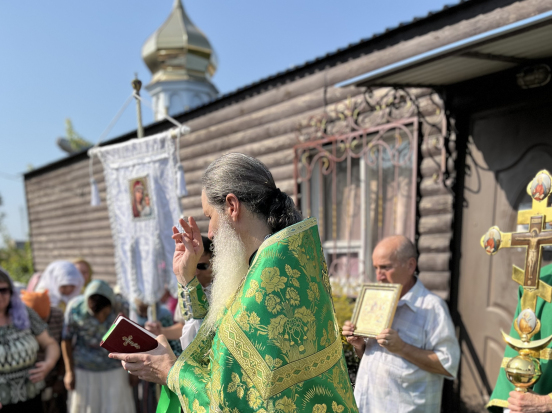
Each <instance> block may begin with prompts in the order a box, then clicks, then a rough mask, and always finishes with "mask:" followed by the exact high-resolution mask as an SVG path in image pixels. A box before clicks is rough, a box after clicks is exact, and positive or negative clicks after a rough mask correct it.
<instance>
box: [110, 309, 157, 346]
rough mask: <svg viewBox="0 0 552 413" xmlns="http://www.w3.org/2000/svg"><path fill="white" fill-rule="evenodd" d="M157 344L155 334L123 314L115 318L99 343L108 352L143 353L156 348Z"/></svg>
mask: <svg viewBox="0 0 552 413" xmlns="http://www.w3.org/2000/svg"><path fill="white" fill-rule="evenodd" d="M158 345H159V343H158V342H157V340H156V336H155V334H152V333H150V332H149V331H148V330H146V329H145V328H144V327H142V326H140V325H138V324H136V323H135V322H134V321H132V320H129V319H128V318H127V317H125V316H124V315H120V316H119V317H117V318H116V319H115V321H114V322H113V325H112V326H111V327H110V328H109V330H108V331H107V333H105V334H104V336H103V337H102V342H101V343H100V346H101V347H103V348H105V349H106V350H107V351H109V352H110V353H143V352H144V351H150V350H153V349H155V348H157V346H158Z"/></svg>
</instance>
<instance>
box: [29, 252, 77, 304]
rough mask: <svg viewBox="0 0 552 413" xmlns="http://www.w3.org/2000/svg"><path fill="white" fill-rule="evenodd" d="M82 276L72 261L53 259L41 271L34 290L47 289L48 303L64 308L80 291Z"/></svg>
mask: <svg viewBox="0 0 552 413" xmlns="http://www.w3.org/2000/svg"><path fill="white" fill-rule="evenodd" d="M83 285H84V277H83V276H82V274H81V273H80V271H79V270H78V269H77V267H75V265H74V264H73V263H70V262H69V261H54V262H52V263H51V264H50V265H48V267H46V270H44V272H43V273H42V275H41V277H40V281H39V282H38V285H37V286H36V289H35V291H45V290H48V295H49V296H50V304H51V305H52V306H53V307H59V308H61V309H62V310H65V307H66V306H67V303H68V302H69V301H70V300H71V299H73V298H75V297H76V296H77V295H79V294H80V293H81V289H82V286H83Z"/></svg>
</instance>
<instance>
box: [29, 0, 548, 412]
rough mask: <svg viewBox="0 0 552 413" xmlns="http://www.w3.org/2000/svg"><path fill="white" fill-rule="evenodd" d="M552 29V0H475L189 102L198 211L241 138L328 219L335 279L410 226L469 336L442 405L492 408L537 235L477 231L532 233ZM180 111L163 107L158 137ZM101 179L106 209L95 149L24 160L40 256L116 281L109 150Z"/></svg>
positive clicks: (425, 268) (184, 145)
mask: <svg viewBox="0 0 552 413" xmlns="http://www.w3.org/2000/svg"><path fill="white" fill-rule="evenodd" d="M551 39H552V0H519V1H515V0H469V1H466V0H464V1H461V2H459V3H458V4H456V5H454V6H450V7H446V8H444V9H443V10H442V11H440V12H437V13H434V14H430V15H428V16H427V17H425V18H423V19H417V20H415V21H412V22H410V23H407V24H401V25H400V26H398V27H396V28H393V29H389V30H387V31H386V32H385V33H382V34H378V35H374V36H373V37H371V38H369V39H366V40H362V41H360V42H359V43H356V44H353V45H351V46H349V47H347V48H345V49H341V50H338V51H336V52H334V53H331V54H328V55H326V56H325V57H323V58H319V59H316V60H314V61H311V62H307V63H305V64H304V65H302V66H300V67H296V68H293V69H290V70H287V71H285V72H282V73H277V74H275V75H274V76H271V77H269V78H266V79H263V80H261V81H258V82H256V83H253V84H251V85H249V86H246V87H244V88H241V89H239V90H237V91H235V92H233V93H230V94H227V95H224V96H222V97H219V98H217V99H215V100H212V101H210V102H209V103H206V104H203V105H202V106H199V107H196V108H194V109H191V110H187V111H184V112H182V113H180V114H178V116H175V117H176V118H177V119H178V121H180V122H182V123H184V124H186V125H188V126H189V127H190V128H191V130H192V132H191V133H190V134H188V135H186V136H183V137H182V138H181V142H180V148H181V159H182V164H183V166H184V169H185V171H186V179H187V184H188V190H189V195H188V196H186V197H184V198H182V200H181V202H182V209H183V213H184V214H185V215H192V216H194V217H197V219H198V221H199V224H200V226H201V229H202V231H204V230H206V228H207V222H206V220H205V218H204V217H203V213H202V210H201V201H200V193H201V185H200V178H201V175H202V173H203V170H204V169H205V167H206V166H207V165H209V163H210V162H211V161H212V160H214V159H216V158H217V157H219V156H220V155H222V154H224V153H227V152H243V153H246V154H249V155H252V156H255V157H257V158H259V159H260V160H261V161H263V162H264V163H265V164H266V165H268V166H269V168H270V169H271V171H272V173H273V175H274V178H275V179H276V182H277V184H278V186H279V187H280V188H281V189H282V190H283V191H285V192H287V193H288V194H293V195H294V196H295V199H296V202H297V203H298V205H299V206H300V207H301V209H302V212H303V213H304V214H305V215H314V216H317V217H318V218H319V222H320V227H321V235H322V239H323V242H324V247H325V250H326V254H327V257H328V263H329V265H330V268H331V270H332V274H333V276H335V277H336V279H341V280H346V281H345V282H344V283H350V284H351V285H353V284H355V283H358V282H361V281H364V280H369V279H371V277H372V271H371V269H370V252H371V249H372V248H373V245H374V243H375V242H377V240H378V239H380V238H381V237H382V236H385V235H388V234H392V233H403V234H405V235H407V236H409V237H411V238H412V239H413V240H414V241H415V242H416V244H417V247H418V251H419V262H418V271H419V276H420V279H421V280H422V281H423V282H424V284H425V285H426V286H427V287H428V288H430V289H431V290H433V291H435V292H436V293H437V294H439V295H440V296H441V297H443V298H445V299H446V300H447V302H448V304H449V308H450V310H451V314H452V316H453V319H454V322H455V324H456V325H457V327H458V335H459V339H460V341H461V345H462V350H463V356H462V363H461V370H460V375H459V379H458V380H457V381H456V383H455V384H454V389H452V390H451V387H450V386H449V388H447V389H445V391H446V392H450V393H448V395H449V397H446V398H445V400H444V404H443V411H446V412H455V411H483V406H484V404H485V403H486V401H487V400H488V396H489V394H490V392H491V391H492V387H493V386H494V383H495V381H496V378H497V375H498V372H499V367H500V364H501V361H502V355H503V351H504V344H503V342H502V339H501V337H500V329H504V330H506V331H508V330H509V328H510V325H511V318H512V315H513V313H514V310H515V306H516V299H517V298H516V292H517V285H516V284H515V283H514V282H512V281H511V279H510V276H511V266H512V264H516V265H518V266H521V267H523V261H524V260H523V257H524V249H521V250H519V251H516V250H513V249H512V250H511V251H510V253H502V254H498V255H497V256H496V257H492V258H491V257H489V256H487V255H486V254H485V253H484V251H483V249H482V248H481V247H480V246H479V239H480V237H481V235H482V234H483V233H484V232H485V231H486V230H487V229H488V228H489V227H490V226H492V225H499V226H500V228H501V230H503V231H513V230H516V214H517V211H518V210H520V209H524V208H527V207H528V204H527V203H528V196H527V195H526V194H525V192H524V191H525V185H526V184H527V182H528V181H529V180H530V179H531V178H532V177H533V176H534V174H535V173H536V172H537V171H538V170H540V169H546V168H547V169H549V170H551V169H552V143H551V142H552V140H551V138H550V135H549V134H550V130H552V129H551V126H552V116H550V113H551V109H552V93H550V92H551V87H552V86H551V84H550V83H549V80H550V76H551V71H550V65H551V63H552V42H551V41H550V40H551ZM171 126H172V125H171V124H170V123H169V122H167V121H158V122H156V123H154V124H151V125H148V126H146V127H145V134H146V136H147V135H152V134H154V133H157V132H160V131H162V130H166V129H168V128H170V127H171ZM135 136H136V133H134V132H133V133H129V134H127V135H124V136H120V137H117V138H115V139H113V140H111V141H110V142H106V144H111V143H116V142H122V141H125V140H128V139H131V138H134V137H135ZM94 177H95V179H96V180H97V182H98V183H99V189H100V194H101V197H102V201H103V203H102V205H101V206H99V207H91V206H90V193H89V192H90V191H89V175H88V157H87V154H86V153H85V152H83V153H79V154H76V155H73V156H70V157H67V158H64V159H61V160H60V161H58V162H54V163H52V164H49V165H46V166H44V167H42V168H39V169H35V170H33V171H31V172H28V173H27V174H26V175H25V188H26V197H27V205H28V212H29V221H30V233H31V243H32V249H33V256H34V263H35V266H36V269H37V270H43V269H44V268H45V267H46V265H47V264H48V263H49V262H51V261H52V260H54V259H61V258H72V257H75V256H83V257H86V259H88V260H90V262H91V264H92V266H93V267H94V271H95V274H96V276H97V277H98V278H101V279H105V280H107V281H109V282H112V283H113V282H114V280H115V265H114V248H113V242H112V237H111V230H110V225H109V219H108V212H107V206H106V203H105V184H104V180H103V172H102V168H101V164H100V162H95V163H94ZM551 258H552V257H551V253H550V251H545V254H544V259H545V261H551Z"/></svg>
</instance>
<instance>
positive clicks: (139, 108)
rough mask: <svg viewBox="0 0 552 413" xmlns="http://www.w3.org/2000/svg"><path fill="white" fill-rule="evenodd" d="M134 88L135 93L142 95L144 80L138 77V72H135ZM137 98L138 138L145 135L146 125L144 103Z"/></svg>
mask: <svg viewBox="0 0 552 413" xmlns="http://www.w3.org/2000/svg"><path fill="white" fill-rule="evenodd" d="M131 84H132V88H133V89H134V93H135V94H136V95H138V96H140V89H141V88H142V82H141V81H140V79H138V74H136V73H135V74H134V80H133V81H132V83H131ZM135 99H136V116H137V117H138V129H137V133H138V139H140V138H143V137H144V127H143V126H142V104H141V102H140V99H138V98H135Z"/></svg>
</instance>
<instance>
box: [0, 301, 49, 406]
mask: <svg viewBox="0 0 552 413" xmlns="http://www.w3.org/2000/svg"><path fill="white" fill-rule="evenodd" d="M27 311H28V312H29V321H30V322H31V327H30V329H26V330H17V329H16V328H15V327H14V326H13V324H9V325H7V326H2V327H0V403H2V405H9V404H15V403H20V402H25V401H27V400H31V399H33V398H34V397H36V396H37V395H38V394H39V393H40V391H41V390H42V389H43V388H44V381H40V382H38V383H32V382H31V381H30V380H29V370H31V369H33V368H34V364H35V363H36V359H37V354H38V350H39V346H38V342H37V341H36V338H35V336H38V335H40V333H42V332H43V331H44V330H46V323H44V322H43V321H42V319H41V318H40V317H39V316H38V314H37V313H35V312H34V311H33V310H32V309H30V308H27Z"/></svg>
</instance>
